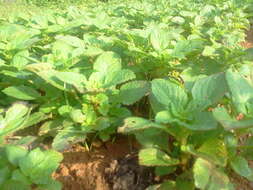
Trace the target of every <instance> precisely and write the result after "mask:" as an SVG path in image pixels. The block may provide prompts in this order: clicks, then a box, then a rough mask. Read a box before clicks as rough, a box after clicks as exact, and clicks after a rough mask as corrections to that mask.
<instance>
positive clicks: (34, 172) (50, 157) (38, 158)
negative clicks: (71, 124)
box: [19, 148, 63, 184]
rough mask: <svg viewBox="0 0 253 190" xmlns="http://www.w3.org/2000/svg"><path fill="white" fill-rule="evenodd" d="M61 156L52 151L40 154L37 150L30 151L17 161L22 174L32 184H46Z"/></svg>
mask: <svg viewBox="0 0 253 190" xmlns="http://www.w3.org/2000/svg"><path fill="white" fill-rule="evenodd" d="M62 159H63V156H62V155H61V154H60V153H58V152H56V151H53V150H47V151H44V152H42V151H41V150H40V149H39V148H37V149H34V150H32V151H31V152H29V153H28V155H27V156H26V157H23V158H21V159H20V160H19V166H20V168H21V170H22V172H23V173H24V174H25V175H26V176H29V178H30V179H31V180H32V182H33V183H36V184H48V183H49V182H50V181H51V175H52V173H53V172H54V171H55V170H56V169H57V167H58V165H59V163H60V162H61V161H62Z"/></svg>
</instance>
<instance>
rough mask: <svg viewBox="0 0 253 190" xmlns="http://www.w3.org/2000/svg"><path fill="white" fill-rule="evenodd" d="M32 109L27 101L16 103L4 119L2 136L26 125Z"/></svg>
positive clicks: (1, 129)
mask: <svg viewBox="0 0 253 190" xmlns="http://www.w3.org/2000/svg"><path fill="white" fill-rule="evenodd" d="M30 111H31V110H30V109H29V108H28V106H27V105H26V104H25V103H21V102H19V103H15V104H13V105H12V106H11V107H10V108H9V109H8V110H7V112H6V114H5V118H4V121H3V122H1V125H0V126H1V127H0V136H4V135H7V134H10V133H13V132H15V131H17V130H19V129H21V128H23V127H24V125H25V123H26V121H27V119H28V117H29V112H30Z"/></svg>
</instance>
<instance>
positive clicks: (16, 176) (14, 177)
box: [11, 169, 31, 186]
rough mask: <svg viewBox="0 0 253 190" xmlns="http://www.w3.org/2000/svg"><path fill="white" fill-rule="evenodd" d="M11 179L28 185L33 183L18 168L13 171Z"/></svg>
mask: <svg viewBox="0 0 253 190" xmlns="http://www.w3.org/2000/svg"><path fill="white" fill-rule="evenodd" d="M11 179H12V180H15V181H19V182H22V183H23V184H25V185H28V186H30V185H31V184H30V183H31V182H30V181H29V179H28V178H27V177H26V176H25V175H24V174H23V173H22V172H21V171H20V170H19V169H16V170H14V171H13V172H12V175H11Z"/></svg>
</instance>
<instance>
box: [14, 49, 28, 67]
mask: <svg viewBox="0 0 253 190" xmlns="http://www.w3.org/2000/svg"><path fill="white" fill-rule="evenodd" d="M26 57H29V51H28V50H24V51H20V52H18V53H17V54H15V56H14V57H13V59H12V62H11V65H13V66H14V67H17V68H18V69H23V68H24V66H25V65H27V64H28V62H29V61H28V59H27V58H26Z"/></svg>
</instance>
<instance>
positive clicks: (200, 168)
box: [193, 158, 212, 189]
mask: <svg viewBox="0 0 253 190" xmlns="http://www.w3.org/2000/svg"><path fill="white" fill-rule="evenodd" d="M211 169H212V165H211V164H210V163H209V162H208V161H206V160H204V159H201V158H198V159H197V160H196V162H195V164H194V167H193V174H194V181H195V185H196V187H198V188H200V189H205V188H206V187H207V185H208V183H209V180H210V176H211Z"/></svg>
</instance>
